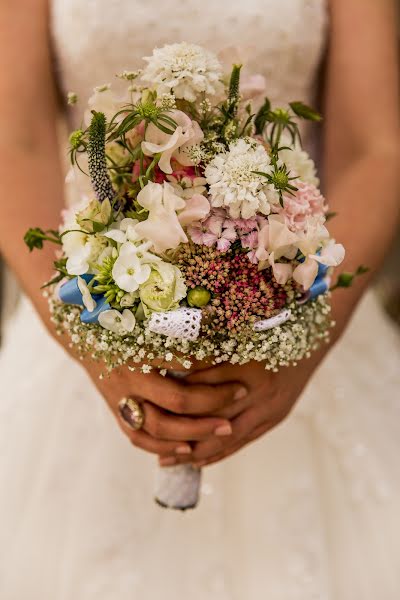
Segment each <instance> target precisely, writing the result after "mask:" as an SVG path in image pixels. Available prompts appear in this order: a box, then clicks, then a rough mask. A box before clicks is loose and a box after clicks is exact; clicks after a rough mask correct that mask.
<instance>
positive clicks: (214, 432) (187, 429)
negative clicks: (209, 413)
mask: <svg viewBox="0 0 400 600" xmlns="http://www.w3.org/2000/svg"><path fill="white" fill-rule="evenodd" d="M142 408H143V410H144V414H145V420H144V425H143V429H144V430H145V431H147V433H149V434H150V435H151V436H152V437H153V438H155V439H158V440H174V441H184V442H188V441H199V440H204V439H206V438H208V437H210V436H224V435H225V436H226V435H230V434H231V433H232V426H231V424H230V422H229V421H228V420H227V419H219V418H209V417H196V418H193V417H179V416H176V415H174V414H171V413H166V412H165V411H163V410H160V409H159V408H158V407H156V406H154V405H153V404H151V403H150V402H144V403H143V405H142Z"/></svg>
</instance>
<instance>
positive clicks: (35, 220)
mask: <svg viewBox="0 0 400 600" xmlns="http://www.w3.org/2000/svg"><path fill="white" fill-rule="evenodd" d="M47 24H48V15H47V3H46V2H45V0H37V2H36V5H35V8H34V9H33V8H32V6H31V3H30V2H27V3H26V6H25V5H24V4H23V5H21V3H20V4H19V5H18V6H17V5H15V4H14V5H13V4H12V3H5V4H4V6H3V5H2V6H1V8H0V30H1V36H0V133H1V135H0V203H1V207H2V212H1V219H0V253H1V254H2V255H3V257H4V258H5V260H6V261H7V263H8V264H9V265H10V267H11V268H12V270H13V271H14V272H15V274H16V275H17V277H18V279H19V281H20V283H21V285H22V287H23V288H24V290H25V292H26V293H27V294H28V295H29V296H31V298H32V300H33V301H34V303H35V305H36V307H37V308H38V310H39V311H40V313H41V315H42V317H43V318H45V317H46V316H47V313H48V311H47V310H46V309H45V307H44V305H45V302H44V300H43V298H42V295H41V292H40V286H41V285H42V283H43V282H44V281H46V280H47V279H48V278H49V276H50V275H51V273H52V259H53V256H54V247H51V246H50V247H48V248H45V249H44V250H43V251H42V252H34V253H33V254H32V255H31V256H30V255H29V252H28V249H27V247H26V246H25V244H24V242H23V236H24V233H25V232H26V230H27V229H28V228H29V227H32V226H35V225H37V226H40V227H43V228H46V229H47V228H56V227H57V226H58V223H59V220H60V209H61V207H62V203H63V199H62V189H63V188H62V174H61V171H62V169H61V165H60V160H59V144H58V140H57V132H56V120H57V101H56V92H55V85H54V79H53V72H52V65H51V58H50V50H49V40H48V33H47V29H48V27H47ZM21 39H23V40H24V45H25V48H28V49H29V51H27V52H24V56H23V60H21V42H20V40H21Z"/></svg>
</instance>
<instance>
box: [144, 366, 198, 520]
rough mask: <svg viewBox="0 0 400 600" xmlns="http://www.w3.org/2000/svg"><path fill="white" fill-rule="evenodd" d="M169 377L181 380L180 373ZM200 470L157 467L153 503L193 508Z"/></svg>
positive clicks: (195, 502) (172, 373) (180, 467)
mask: <svg viewBox="0 0 400 600" xmlns="http://www.w3.org/2000/svg"><path fill="white" fill-rule="evenodd" d="M170 375H172V377H176V378H182V377H185V376H186V375H187V373H183V372H182V371H170ZM200 485H201V469H197V468H195V467H192V465H190V464H187V465H177V466H175V467H159V469H158V473H157V481H156V490H155V501H156V502H157V504H159V505H160V506H162V507H164V508H172V509H175V510H187V509H189V508H195V507H196V505H197V503H198V501H199V497H200Z"/></svg>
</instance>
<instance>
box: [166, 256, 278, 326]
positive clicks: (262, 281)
mask: <svg viewBox="0 0 400 600" xmlns="http://www.w3.org/2000/svg"><path fill="white" fill-rule="evenodd" d="M177 264H178V266H179V268H180V269H181V271H182V274H183V276H184V277H185V282H186V285H187V286H188V288H191V289H193V288H195V287H197V286H201V287H204V288H205V289H207V290H208V291H209V292H210V293H211V300H210V303H209V305H208V306H207V307H205V308H204V309H203V310H204V311H205V317H206V318H205V319H204V322H205V323H206V324H207V325H206V326H205V327H206V329H207V327H208V328H210V331H211V330H213V331H214V332H215V329H216V328H217V329H219V330H221V331H223V330H225V329H228V330H229V331H230V332H232V333H236V332H239V331H240V330H242V329H243V328H248V327H249V326H250V327H251V326H252V324H253V323H254V322H255V321H259V320H261V319H268V318H269V317H272V316H273V315H275V314H276V313H277V312H279V311H280V310H281V309H282V308H283V307H284V306H285V305H286V303H287V290H286V289H285V288H284V287H282V286H281V285H279V284H278V283H276V281H275V280H274V279H273V276H272V273H271V270H270V269H266V270H263V271H259V270H258V268H257V265H254V264H252V263H250V262H249V259H248V257H247V254H246V253H244V252H243V251H242V250H238V251H228V252H225V253H221V252H218V250H216V249H215V248H210V247H206V246H203V247H199V246H194V245H191V244H187V245H185V246H184V247H183V248H182V250H181V253H180V256H179V258H178V263H177Z"/></svg>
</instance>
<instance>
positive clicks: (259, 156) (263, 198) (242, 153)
mask: <svg viewBox="0 0 400 600" xmlns="http://www.w3.org/2000/svg"><path fill="white" fill-rule="evenodd" d="M256 171H258V172H261V173H267V174H270V173H271V172H272V168H271V164H270V158H269V155H268V153H267V151H266V149H265V148H264V146H262V145H261V144H256V145H254V144H250V143H249V142H248V141H246V140H245V139H239V140H238V141H236V142H233V143H232V144H230V146H229V150H228V151H227V152H224V153H222V154H217V156H215V157H214V158H213V159H212V161H211V162H210V163H209V165H208V166H207V168H206V170H205V176H206V179H207V183H208V184H209V186H210V195H211V205H212V206H213V207H221V206H223V207H225V208H226V209H227V210H228V211H229V215H230V216H231V217H232V218H234V219H237V218H243V219H250V218H251V217H254V216H255V215H256V214H258V213H261V214H263V215H268V214H269V213H270V212H271V204H277V203H278V202H279V196H278V194H277V192H276V190H275V189H274V187H273V186H272V185H270V184H268V183H267V182H266V178H265V177H263V176H262V175H258V174H257V173H256Z"/></svg>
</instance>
